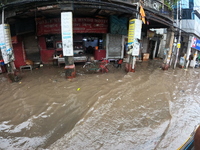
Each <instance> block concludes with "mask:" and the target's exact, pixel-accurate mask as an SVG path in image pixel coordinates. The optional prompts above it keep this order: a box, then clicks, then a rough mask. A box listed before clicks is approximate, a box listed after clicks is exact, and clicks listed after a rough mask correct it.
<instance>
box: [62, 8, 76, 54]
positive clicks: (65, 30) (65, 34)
mask: <svg viewBox="0 0 200 150" xmlns="http://www.w3.org/2000/svg"><path fill="white" fill-rule="evenodd" d="M61 27H62V28H61V31H62V33H61V34H62V47H63V56H73V55H74V53H73V37H72V12H62V13H61Z"/></svg>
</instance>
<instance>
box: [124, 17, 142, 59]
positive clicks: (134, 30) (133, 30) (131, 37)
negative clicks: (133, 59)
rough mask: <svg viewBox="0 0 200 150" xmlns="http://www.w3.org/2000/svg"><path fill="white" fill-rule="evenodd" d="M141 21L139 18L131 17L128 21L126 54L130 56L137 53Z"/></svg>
mask: <svg viewBox="0 0 200 150" xmlns="http://www.w3.org/2000/svg"><path fill="white" fill-rule="evenodd" d="M141 29H142V21H141V20H139V19H131V20H130V21H129V31H128V52H127V53H128V54H132V56H138V55H139V50H140V49H139V47H140V46H139V45H140V43H139V41H138V39H140V38H141Z"/></svg>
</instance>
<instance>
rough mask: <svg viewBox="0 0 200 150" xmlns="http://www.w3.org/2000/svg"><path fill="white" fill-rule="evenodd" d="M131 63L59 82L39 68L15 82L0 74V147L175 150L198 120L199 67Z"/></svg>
mask: <svg viewBox="0 0 200 150" xmlns="http://www.w3.org/2000/svg"><path fill="white" fill-rule="evenodd" d="M161 64H162V63H161V61H158V60H156V61H147V62H142V63H140V62H138V63H137V68H136V72H135V73H126V72H125V71H124V68H122V69H115V68H113V69H112V70H111V71H110V72H109V73H105V74H101V73H93V74H91V73H85V72H84V71H83V70H82V69H81V66H82V65H77V67H76V68H77V77H76V78H75V79H72V80H68V79H65V77H64V69H63V68H62V67H61V68H58V67H56V66H54V67H53V66H44V67H43V68H40V69H35V70H33V72H32V73H31V72H30V71H25V72H24V73H22V74H21V76H22V80H21V81H20V82H18V83H11V84H10V83H9V82H8V81H7V80H6V78H5V75H4V74H1V75H0V83H1V84H0V89H1V90H0V149H3V150H4V149H5V150H8V149H10V150H13V149H14V150H15V149H16V150H24V149H28V150H32V149H50V150H55V149H57V150H63V149H69V150H71V149H73V150H79V149H87V150H88V149H89V150H99V149H101V150H104V149H105V150H107V149H120V150H121V149H124V150H128V149H131V150H132V149H134V150H153V149H155V150H160V149H162V150H163V149H166V150H168V149H169V150H172V149H177V148H178V147H179V146H180V145H182V144H183V142H184V141H185V140H186V139H187V138H188V137H189V135H190V133H191V132H192V131H193V129H194V128H195V126H196V125H197V124H198V123H199V122H200V115H199V114H200V82H199V81H200V74H199V69H198V68H197V69H192V68H190V69H188V70H184V69H179V68H176V69H175V70H173V69H169V70H167V71H163V70H161V69H160V65H161Z"/></svg>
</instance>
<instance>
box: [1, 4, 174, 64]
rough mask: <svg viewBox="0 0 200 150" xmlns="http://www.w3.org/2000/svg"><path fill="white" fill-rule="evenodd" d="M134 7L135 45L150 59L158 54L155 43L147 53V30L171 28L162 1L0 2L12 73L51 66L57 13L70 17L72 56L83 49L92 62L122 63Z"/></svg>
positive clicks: (57, 38)
mask: <svg viewBox="0 0 200 150" xmlns="http://www.w3.org/2000/svg"><path fill="white" fill-rule="evenodd" d="M140 6H142V7H143V8H144V11H145V16H144V17H145V20H146V22H145V23H143V24H142V28H141V41H142V42H143V43H142V44H143V45H146V46H145V47H143V49H142V53H154V54H155V53H156V52H155V51H154V50H156V49H157V51H158V49H159V48H155V43H154V47H153V48H152V49H148V44H152V43H150V42H149V40H151V39H149V37H148V31H149V29H151V28H165V29H167V28H171V26H173V15H172V14H173V13H172V10H171V9H170V8H169V7H168V6H167V5H166V4H165V3H164V0H161V1H157V0H156V1H155V0H144V1H139V0H112V1H110V0H87V1H85V0H77V1H74V0H73V1H70V0H69V1H63V0H56V1H55V0H46V1H43V0H37V1H29V0H27V1H21V0H3V1H2V2H1V4H0V10H1V21H0V22H1V23H5V24H9V25H10V32H11V36H12V44H13V51H14V55H15V65H16V67H17V68H19V67H20V66H22V65H25V60H27V59H29V60H32V61H34V62H38V61H40V62H42V63H49V61H51V60H52V58H53V57H54V56H55V52H56V49H57V47H56V46H57V44H56V43H57V42H59V41H62V36H61V32H62V31H61V21H62V20H61V13H62V12H72V23H73V26H72V35H73V49H74V50H76V49H77V50H78V49H83V50H84V53H88V54H90V55H92V56H94V57H95V59H102V58H110V59H126V57H127V54H126V50H125V45H126V42H127V38H128V32H129V20H130V19H141V14H140V8H141V7H140ZM145 41H146V42H147V44H146V42H145ZM144 42H145V43H144ZM89 46H90V47H92V50H91V49H89ZM153 51H154V52H153ZM156 54H157V53H156ZM59 55H60V54H59ZM61 55H62V52H61ZM74 55H75V54H74ZM153 57H154V56H152V58H153ZM64 62H66V61H64Z"/></svg>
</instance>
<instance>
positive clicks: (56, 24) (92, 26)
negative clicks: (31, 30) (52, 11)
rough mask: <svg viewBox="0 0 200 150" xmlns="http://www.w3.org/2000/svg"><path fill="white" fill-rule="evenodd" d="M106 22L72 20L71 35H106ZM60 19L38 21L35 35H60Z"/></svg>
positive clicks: (86, 19)
mask: <svg viewBox="0 0 200 150" xmlns="http://www.w3.org/2000/svg"><path fill="white" fill-rule="evenodd" d="M107 32H108V20H107V19H95V18H73V33H107ZM60 33H61V20H60V18H54V19H48V20H38V21H37V35H38V36H41V35H47V34H60Z"/></svg>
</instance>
